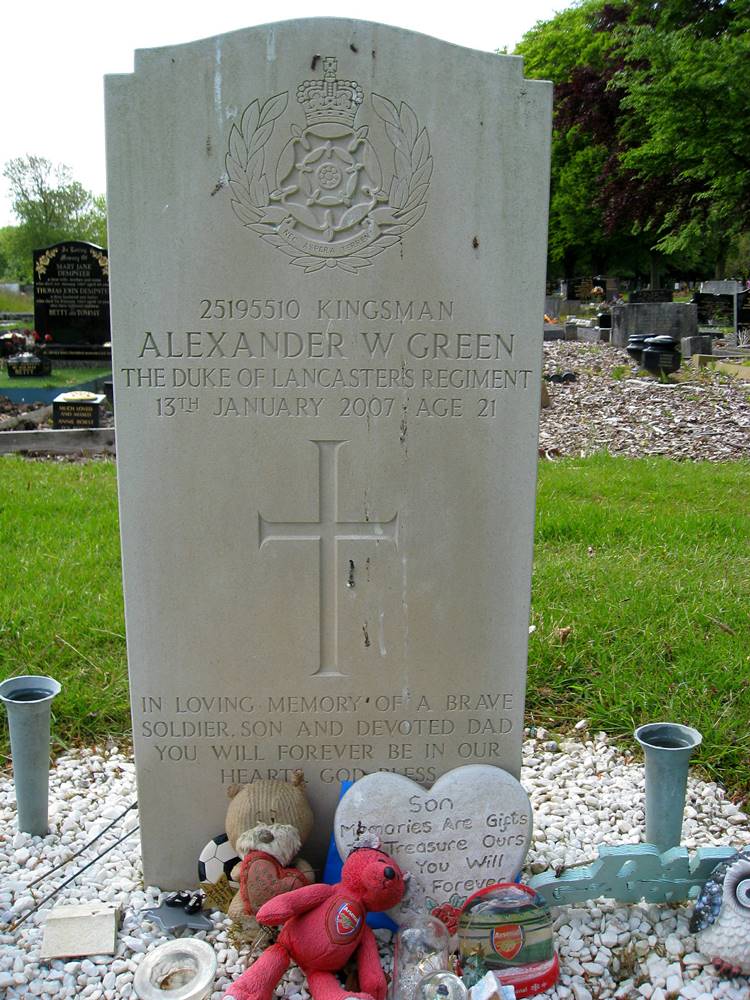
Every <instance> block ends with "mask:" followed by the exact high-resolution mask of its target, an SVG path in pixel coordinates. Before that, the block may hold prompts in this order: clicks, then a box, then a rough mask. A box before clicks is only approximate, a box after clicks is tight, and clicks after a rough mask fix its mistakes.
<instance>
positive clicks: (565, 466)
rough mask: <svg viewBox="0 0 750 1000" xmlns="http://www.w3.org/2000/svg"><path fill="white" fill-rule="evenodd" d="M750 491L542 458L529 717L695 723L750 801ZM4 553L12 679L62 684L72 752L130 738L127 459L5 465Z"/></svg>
mask: <svg viewBox="0 0 750 1000" xmlns="http://www.w3.org/2000/svg"><path fill="white" fill-rule="evenodd" d="M748 495H750V462H736V463H725V464H717V463H708V462H705V463H702V462H696V463H688V462H684V463H678V462H673V461H670V460H668V459H638V460H627V459H621V458H611V457H609V456H604V455H603V456H596V457H593V458H587V459H579V460H564V461H559V462H545V463H542V464H541V465H540V470H539V489H538V503H537V529H536V548H535V560H534V577H533V602H532V603H533V609H532V618H531V624H532V626H533V629H534V631H533V632H532V634H531V636H530V643H529V684H528V697H527V724H535V725H538V726H545V727H546V728H547V729H550V730H552V732H553V733H561V732H565V731H567V730H569V729H570V728H571V727H572V726H573V724H574V723H576V722H577V721H578V720H580V719H582V718H587V719H589V720H590V725H591V728H592V729H594V730H598V729H602V730H605V731H606V732H608V733H609V734H610V735H612V736H614V737H616V738H619V739H621V740H622V741H623V745H625V746H628V747H630V746H632V740H631V733H632V730H633V728H634V727H635V726H636V725H637V724H639V723H641V722H647V721H658V720H663V719H669V720H672V721H679V722H685V723H688V724H690V725H693V726H696V727H697V728H698V729H700V730H701V731H702V733H703V735H704V745H703V748H702V750H701V752H700V755H699V758H698V760H699V762H700V764H701V765H702V766H703V767H704V769H705V770H706V771H707V772H708V773H709V774H710V775H711V776H712V777H715V778H718V779H719V780H721V781H722V782H724V783H725V784H726V785H727V786H728V787H729V788H730V789H731V791H732V792H733V793H736V794H738V795H742V794H747V793H748V792H750V644H748V640H747V637H748V635H749V634H750V511H749V510H748V504H747V497H748ZM0 553H1V555H2V567H3V585H2V588H0V678H4V677H7V676H11V675H13V674H15V673H49V674H51V675H53V676H54V677H57V678H58V679H59V680H60V681H61V682H62V684H63V692H62V694H61V695H60V696H59V698H58V699H57V700H56V702H55V703H54V716H55V718H54V724H53V733H54V741H55V749H56V750H57V751H60V750H62V749H64V748H65V747H69V746H75V745H80V744H93V743H100V742H104V741H106V740H108V739H112V740H114V741H116V742H118V743H121V744H123V743H127V742H128V740H129V729H130V717H129V710H128V699H127V669H126V653H125V639H124V631H125V630H124V623H123V609H122V590H121V581H120V551H119V538H118V532H117V498H116V472H115V465H114V463H112V462H109V461H101V462H91V463H87V464H74V463H67V462H65V463H57V462H29V461H25V460H23V459H21V458H17V457H4V458H2V459H0ZM2 724H3V726H5V717H4V714H3V722H2ZM2 740H3V745H2V753H3V754H4V755H5V756H6V760H7V754H8V744H7V731H6V730H5V729H3V730H2Z"/></svg>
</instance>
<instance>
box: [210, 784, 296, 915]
mask: <svg viewBox="0 0 750 1000" xmlns="http://www.w3.org/2000/svg"><path fill="white" fill-rule="evenodd" d="M227 794H228V795H229V797H230V798H231V800H232V801H231V802H230V803H229V808H228V809H227V818H226V832H227V836H228V837H229V840H230V843H231V844H232V846H233V847H234V849H235V851H236V852H237V855H238V856H239V857H240V858H242V861H241V862H240V863H239V864H238V865H235V867H234V869H233V870H232V880H233V881H235V882H238V883H239V886H240V889H239V892H237V893H236V894H235V896H234V899H233V900H232V902H231V903H230V905H229V909H228V911H227V912H228V913H229V916H230V917H231V918H232V920H234V921H236V922H237V923H239V924H240V925H241V926H242V928H243V930H245V931H255V930H257V928H258V924H257V923H256V920H255V913H256V912H257V911H258V909H259V908H260V907H261V906H262V905H263V903H265V902H267V901H268V900H269V899H272V898H273V897H274V896H278V895H280V894H281V893H282V892H289V891H290V890H291V889H299V888H300V887H301V886H303V885H309V884H311V883H312V882H314V881H315V876H314V874H313V870H312V868H311V867H310V865H309V864H308V863H307V861H305V860H304V859H303V858H299V857H297V852H298V851H299V850H300V848H301V847H302V845H303V844H304V843H305V841H306V840H307V838H308V837H309V836H310V833H311V831H312V827H313V814H312V809H311V808H310V804H309V802H308V801H307V796H306V795H305V778H304V775H303V773H302V771H295V772H294V775H293V777H292V780H291V781H274V780H270V779H269V780H260V781H253V782H252V783H251V784H249V785H230V787H229V788H228V790H227Z"/></svg>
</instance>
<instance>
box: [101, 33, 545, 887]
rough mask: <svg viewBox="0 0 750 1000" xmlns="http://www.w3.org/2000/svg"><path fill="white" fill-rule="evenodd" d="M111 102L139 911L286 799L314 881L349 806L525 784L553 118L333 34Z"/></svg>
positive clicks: (524, 97) (482, 81) (443, 70)
mask: <svg viewBox="0 0 750 1000" xmlns="http://www.w3.org/2000/svg"><path fill="white" fill-rule="evenodd" d="M106 90H107V127H108V140H107V146H108V185H107V190H108V205H109V224H110V253H111V257H112V261H113V275H114V278H115V280H114V282H113V286H112V309H113V317H114V322H115V324H116V326H117V338H116V342H115V344H114V352H115V355H114V379H115V397H116V419H117V442H118V472H119V475H118V479H119V490H120V517H121V531H122V543H123V571H124V585H125V604H126V618H127V629H128V658H129V666H130V678H131V693H132V708H133V722H134V742H135V751H136V762H137V769H138V787H139V791H138V796H139V808H140V814H141V825H142V843H143V856H144V874H145V878H146V880H147V882H156V883H158V884H160V885H162V886H164V887H168V886H182V885H185V884H186V883H187V882H188V881H191V880H195V872H196V858H197V855H198V852H199V851H200V849H201V848H202V847H203V845H204V843H205V842H206V841H207V840H208V839H209V838H210V837H212V836H213V835H215V834H216V833H218V832H220V831H221V830H222V828H223V820H224V814H225V810H226V802H227V800H226V791H225V788H226V786H227V785H229V784H230V783H232V782H244V781H249V780H253V779H255V778H260V777H263V778H265V777H281V778H284V777H289V776H291V774H292V772H293V770H294V769H295V768H297V767H302V768H303V769H304V772H305V776H306V778H307V781H308V792H309V795H310V799H311V801H312V804H313V807H314V810H315V814H316V818H317V823H316V830H315V834H314V841H313V843H312V845H311V846H310V850H309V851H308V848H307V847H306V855H312V857H313V858H314V859H315V860H317V861H318V862H320V861H321V859H322V854H323V847H324V844H325V842H326V840H327V839H328V836H329V834H330V830H331V821H332V817H333V811H334V807H335V803H336V800H337V798H338V795H339V783H340V781H341V780H342V779H350V778H357V777H359V776H361V775H363V774H365V773H368V772H372V771H377V770H393V771H397V772H399V773H402V774H405V775H407V776H408V777H410V778H412V779H414V780H416V781H418V782H420V783H423V784H427V785H429V784H431V783H432V782H433V781H434V780H435V779H436V778H437V777H438V776H439V775H440V774H442V773H444V772H445V771H447V770H449V769H451V768H453V767H455V766H457V765H459V764H464V763H474V762H478V763H485V764H486V763H490V764H498V765H501V766H502V767H504V768H506V769H507V770H508V771H509V772H511V773H512V774H514V775H517V774H518V773H519V769H520V759H521V755H520V748H521V740H522V732H523V707H524V686H525V673H526V653H527V640H528V613H529V591H530V574H531V556H532V531H533V521H534V487H535V476H536V457H537V429H538V414H539V395H540V365H541V329H540V324H539V315H540V313H541V309H542V307H543V295H544V269H545V243H546V227H547V215H546V206H547V197H548V163H549V134H550V113H551V85H549V84H547V83H541V82H536V81H529V80H525V79H524V78H523V75H522V63H521V60H520V59H519V58H516V57H507V56H496V55H492V54H489V53H482V52H475V51H471V50H468V49H463V48H459V47H457V46H453V45H449V44H447V43H445V42H441V41H438V40H435V39H431V38H427V37H425V36H421V35H417V34H413V33H411V32H406V31H402V30H400V29H396V28H387V27H383V26H380V25H374V24H368V23H362V22H357V21H351V20H336V19H320V20H316V19H313V20H306V21H296V22H286V23H283V24H276V25H270V26H265V27H262V28H251V29H247V30H244V31H239V32H235V33H232V34H229V35H224V36H221V37H218V38H213V39H207V40H203V41H200V42H195V43H191V44H188V45H181V46H177V47H174V48H165V49H157V50H152V51H143V52H138V53H137V54H136V62H135V72H134V73H133V74H132V75H123V76H114V77H109V78H108V79H107V87H106ZM315 838H316V839H315Z"/></svg>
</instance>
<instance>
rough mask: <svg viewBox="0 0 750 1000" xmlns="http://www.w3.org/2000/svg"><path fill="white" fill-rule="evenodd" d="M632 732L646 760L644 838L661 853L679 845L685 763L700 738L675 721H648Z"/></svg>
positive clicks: (685, 779) (685, 773)
mask: <svg viewBox="0 0 750 1000" xmlns="http://www.w3.org/2000/svg"><path fill="white" fill-rule="evenodd" d="M634 735H635V738H636V740H637V742H638V743H639V744H640V745H641V747H642V748H643V755H644V758H645V761H646V841H647V842H648V843H649V844H654V845H655V846H656V847H658V848H659V850H660V851H661V852H662V853H663V852H664V851H668V850H669V849H670V847H678V846H679V844H680V839H681V836H682V816H683V813H684V811H685V792H686V789H687V776H688V766H689V764H690V758H691V757H692V755H693V753H695V751H696V750H697V749H698V747H699V746H700V744H701V742H702V740H703V737H702V736H701V734H700V733H699V732H698V730H697V729H692V728H691V727H690V726H681V725H679V724H678V723H676V722H650V723H648V725H645V726H639V727H638V729H636V731H635V734H634Z"/></svg>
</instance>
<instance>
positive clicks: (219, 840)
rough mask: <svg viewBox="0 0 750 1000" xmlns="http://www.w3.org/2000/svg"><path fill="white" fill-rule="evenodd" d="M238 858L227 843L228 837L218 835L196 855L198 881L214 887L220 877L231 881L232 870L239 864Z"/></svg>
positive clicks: (222, 834)
mask: <svg viewBox="0 0 750 1000" xmlns="http://www.w3.org/2000/svg"><path fill="white" fill-rule="evenodd" d="M240 860H241V859H240V858H238V857H237V854H236V852H235V850H234V848H233V847H232V845H231V844H230V843H229V837H227V835H226V834H225V833H220V834H219V836H218V837H214V838H213V839H212V840H209V842H208V843H207V844H206V846H205V847H204V848H203V850H202V851H201V852H200V854H199V855H198V879H199V881H201V882H209V883H210V884H212V885H215V884H216V883H217V882H218V881H219V879H220V878H221V876H222V875H226V877H227V880H231V877H232V869H233V868H234V866H235V865H236V864H239V862H240Z"/></svg>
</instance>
